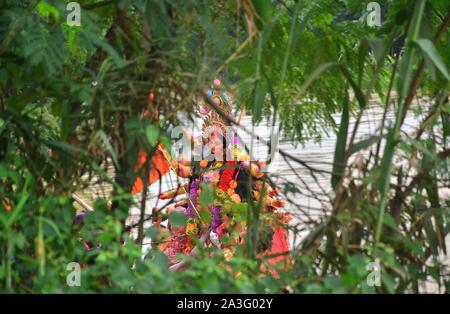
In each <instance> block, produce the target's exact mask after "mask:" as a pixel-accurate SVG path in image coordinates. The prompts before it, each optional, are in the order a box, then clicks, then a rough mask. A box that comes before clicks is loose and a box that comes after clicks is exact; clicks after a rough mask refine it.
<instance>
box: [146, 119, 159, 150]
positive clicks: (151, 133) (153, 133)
mask: <svg viewBox="0 0 450 314" xmlns="http://www.w3.org/2000/svg"><path fill="white" fill-rule="evenodd" d="M159 133H160V130H159V128H158V127H157V126H155V125H153V124H150V125H147V127H146V128H145V136H146V137H147V141H148V143H149V144H150V145H151V146H152V147H154V146H156V144H158V138H159Z"/></svg>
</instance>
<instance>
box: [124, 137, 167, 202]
mask: <svg viewBox="0 0 450 314" xmlns="http://www.w3.org/2000/svg"><path fill="white" fill-rule="evenodd" d="M160 145H161V144H160ZM161 146H162V145H161ZM147 162H148V161H147V153H146V152H145V151H144V150H141V151H140V152H139V154H138V160H137V165H136V168H135V171H136V172H139V171H140V170H141V169H142V167H144V165H146V163H147ZM149 162H150V167H149V168H150V171H149V174H148V185H150V184H152V183H154V182H156V181H158V180H159V179H160V178H161V176H163V175H164V174H166V173H167V172H168V171H169V169H170V166H169V163H168V161H167V160H166V158H165V157H164V155H163V153H162V152H161V151H160V150H159V149H158V150H156V152H155V153H154V154H153V156H152V158H151V159H150V161H149ZM143 189H144V181H143V180H142V178H141V177H140V176H139V175H138V176H137V177H136V180H135V181H134V184H133V188H132V189H131V194H133V195H134V194H136V193H140V192H142V190H143Z"/></svg>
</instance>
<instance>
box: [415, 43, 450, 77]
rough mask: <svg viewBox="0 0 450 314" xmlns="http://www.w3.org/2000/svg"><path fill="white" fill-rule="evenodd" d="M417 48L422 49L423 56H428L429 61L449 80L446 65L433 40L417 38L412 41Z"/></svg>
mask: <svg viewBox="0 0 450 314" xmlns="http://www.w3.org/2000/svg"><path fill="white" fill-rule="evenodd" d="M414 42H415V43H416V44H417V45H418V46H419V48H420V49H421V50H422V53H423V54H424V56H425V58H429V60H431V62H433V64H434V65H435V66H436V68H437V69H438V70H439V71H440V72H441V73H442V75H444V77H445V78H446V79H447V80H450V75H449V74H448V71H447V67H446V66H445V63H444V61H443V60H442V58H441V56H440V54H439V52H438V51H437V49H436V47H435V46H434V44H433V42H432V41H431V40H429V39H426V38H419V39H417V40H415V41H414Z"/></svg>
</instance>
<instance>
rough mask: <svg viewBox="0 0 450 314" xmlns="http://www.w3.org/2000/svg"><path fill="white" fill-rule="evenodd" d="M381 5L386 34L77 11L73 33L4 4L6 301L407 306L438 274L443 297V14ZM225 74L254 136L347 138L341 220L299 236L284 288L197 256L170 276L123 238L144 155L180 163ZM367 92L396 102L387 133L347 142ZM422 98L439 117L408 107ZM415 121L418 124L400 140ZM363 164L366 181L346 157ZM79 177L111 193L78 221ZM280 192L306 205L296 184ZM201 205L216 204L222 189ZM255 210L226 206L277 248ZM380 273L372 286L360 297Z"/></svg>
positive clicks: (345, 22) (339, 190)
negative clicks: (238, 296)
mask: <svg viewBox="0 0 450 314" xmlns="http://www.w3.org/2000/svg"><path fill="white" fill-rule="evenodd" d="M378 2H379V3H380V4H381V6H382V11H383V18H382V20H383V24H382V26H381V27H379V28H377V27H373V28H371V27H369V26H368V25H366V23H365V21H366V17H367V13H368V12H367V10H366V5H367V3H366V2H364V1H353V0H345V1H343V0H340V1H335V0H319V1H246V4H247V5H246V6H245V7H243V6H241V4H242V3H243V1H215V2H213V3H208V5H206V4H205V2H204V1H196V0H190V1H172V0H164V1H145V0H141V1H128V0H122V1H94V0H85V1H80V4H81V7H82V13H81V24H82V26H80V27H70V26H69V25H67V23H66V22H65V19H66V16H67V13H68V12H67V11H66V7H65V3H64V2H63V1H59V0H46V1H44V0H41V1H37V0H31V1H22V2H20V3H19V2H18V1H12V0H6V1H1V3H0V38H1V40H0V291H1V292H27V293H39V292H44V293H47V292H100V291H101V292H130V293H142V292H153V293H162V292H170V293H180V292H189V293H204V292H208V293H215V292H217V293H219V292H222V293H233V292H239V293H253V292H262V293H266V292H269V293H275V292H305V293H316V292H319V293H332V292H335V293H342V292H349V293H374V292H388V293H402V292H410V291H413V292H417V291H419V288H418V287H419V285H420V283H421V282H423V281H424V280H426V279H427V278H430V277H431V278H432V279H433V280H435V282H436V283H438V285H439V286H441V288H442V289H441V291H447V292H448V289H449V283H448V276H447V278H445V276H444V275H445V271H444V265H443V263H442V261H441V260H440V256H441V255H442V254H443V253H446V252H447V251H446V250H447V248H446V244H445V238H446V236H448V233H449V231H450V228H449V219H450V216H449V212H450V211H449V210H448V209H449V208H450V203H449V200H448V197H447V198H446V197H445V195H443V194H442V193H441V192H440V191H441V190H440V188H441V187H442V186H448V182H449V180H450V178H449V173H450V172H449V171H448V166H449V162H448V156H449V153H448V149H449V148H448V136H449V134H450V131H449V130H450V127H449V126H450V122H449V113H450V110H449V101H448V87H449V85H448V79H449V74H448V68H449V66H450V64H449V62H450V41H449V32H448V18H449V17H448V15H449V13H448V12H449V5H448V1H443V0H439V1H438V0H429V1H425V0H417V1H414V5H412V3H411V1H407V0H393V1H378ZM421 69H422V70H421ZM217 75H219V76H221V77H222V80H223V81H224V82H225V83H226V84H227V85H232V89H235V91H236V96H237V97H236V100H237V103H238V105H239V106H243V107H246V108H247V109H248V112H250V113H251V114H252V115H253V122H254V123H255V124H257V123H259V122H261V121H262V120H263V119H269V118H273V117H274V116H275V117H276V120H278V121H280V122H281V123H280V124H281V129H282V131H283V132H284V135H285V137H286V138H287V139H289V140H292V141H294V142H295V143H302V142H305V141H306V140H309V139H315V140H317V141H319V140H320V139H321V134H322V133H323V132H325V133H328V132H332V131H336V132H337V138H338V141H337V143H336V149H335V157H334V163H333V167H332V169H333V170H332V172H333V174H332V176H331V177H330V179H331V182H332V186H333V188H334V192H335V193H334V194H333V197H334V198H333V199H332V200H331V201H330V202H328V203H327V204H326V205H327V206H329V207H331V208H332V211H331V212H330V211H327V212H325V213H324V214H323V216H322V217H320V218H321V220H320V221H319V220H318V219H316V220H314V221H313V222H305V225H307V224H309V225H308V226H307V227H309V229H308V228H306V227H305V226H302V228H303V227H305V228H303V229H307V230H308V235H307V236H306V237H304V239H303V240H302V242H301V244H300V245H299V246H298V247H296V248H295V250H294V251H293V252H292V259H293V260H294V262H295V263H294V264H293V266H292V267H289V268H288V269H279V271H278V274H279V276H280V278H279V279H275V278H274V277H273V276H271V275H269V274H261V272H260V267H261V263H262V262H263V261H264V258H262V257H259V256H258V257H256V256H255V257H253V258H249V256H248V255H247V254H246V253H247V252H241V251H240V250H238V252H236V255H235V257H234V258H233V259H232V260H230V261H227V260H226V259H225V258H224V256H223V255H222V253H221V252H219V251H214V252H212V250H213V249H205V250H203V251H201V252H200V255H199V256H197V257H196V258H195V260H189V262H190V267H189V268H188V269H187V270H186V271H184V272H181V273H174V272H170V271H169V270H168V268H167V258H166V256H165V255H164V254H163V253H161V252H159V251H158V250H152V251H151V253H150V254H149V255H147V257H146V258H145V259H144V260H142V258H141V255H142V253H141V247H140V246H139V245H138V244H136V243H134V242H133V241H132V240H131V239H130V237H129V236H128V233H127V230H126V227H125V221H126V218H127V216H128V209H129V207H130V206H131V205H132V202H133V198H132V197H131V195H130V193H129V191H130V190H131V187H132V183H133V182H134V179H135V176H136V174H135V173H134V167H135V164H136V156H137V155H138V152H139V150H141V149H142V150H145V151H146V152H147V153H149V154H150V155H151V154H153V153H154V151H155V146H156V145H157V144H158V143H159V142H162V143H163V144H164V145H165V147H166V148H168V149H169V150H170V147H171V144H172V143H171V141H170V139H169V137H168V134H169V132H170V130H171V128H172V127H173V126H175V125H176V124H178V122H179V118H180V117H179V113H180V112H184V113H188V114H189V113H192V112H193V111H194V108H193V105H192V98H193V96H194V95H195V93H196V92H197V91H198V90H199V89H200V88H201V87H203V86H205V85H207V84H209V82H210V81H211V78H213V77H216V76H217ZM412 82H417V84H416V85H412V84H411V83H412ZM393 89H397V96H398V98H395V97H394V96H393V93H392V92H391V90H393ZM150 92H151V93H153V95H154V99H151V98H150V97H149V94H150ZM374 93H375V94H377V95H378V96H379V98H380V99H381V100H382V101H383V102H385V105H386V109H389V110H390V108H388V107H389V106H390V105H391V103H392V99H394V100H395V106H394V109H393V114H394V116H395V124H394V125H393V126H389V125H388V124H387V121H386V123H384V122H385V121H383V123H384V128H383V129H382V130H381V131H380V132H379V133H377V134H371V136H370V137H369V138H366V139H362V140H358V141H355V140H354V138H352V137H349V134H348V133H349V132H353V130H352V129H351V127H350V126H351V123H350V119H351V118H352V117H355V118H356V120H358V119H361V117H362V116H363V115H364V113H365V110H366V109H367V108H368V107H369V100H370V97H371V96H372V95H373V94H374ZM416 94H418V95H419V96H426V99H427V102H428V103H429V104H430V106H415V107H414V106H412V104H411V102H412V99H413V98H414V96H415V95H416ZM388 100H391V101H388ZM413 111H415V113H416V114H421V115H423V116H425V117H426V118H425V119H424V120H423V121H422V120H421V121H422V122H420V125H419V128H418V130H417V133H416V134H414V135H409V136H408V138H406V139H405V138H404V137H403V134H402V133H401V128H402V126H403V123H404V116H405V115H406V113H411V112H413ZM334 114H342V115H341V121H340V123H336V121H335V119H334V118H333V115H334ZM385 129H388V130H387V132H386V130H385ZM357 131H358V127H357V126H356V127H355V129H354V132H355V135H356V133H357ZM423 134H426V135H427V136H424V135H423ZM350 135H351V134H350ZM382 141H383V142H382ZM375 144H377V145H376V146H377V147H375ZM364 150H370V151H371V154H370V158H369V160H364V163H362V164H359V165H358V167H359V168H360V171H361V173H362V175H361V178H357V177H355V176H354V175H353V172H352V171H353V170H354V169H351V168H350V159H351V157H354V156H359V155H360V154H361V153H362V152H363V151H364ZM397 159H399V160H400V161H401V162H400V163H396V160H397ZM108 167H112V168H113V170H114V171H113V174H112V175H111V174H109V173H108V172H107V171H106V170H105V169H108ZM358 167H356V168H358ZM86 177H89V178H91V177H95V178H99V179H100V180H101V181H102V182H107V183H108V184H110V186H112V189H113V191H112V195H111V198H110V199H108V200H106V199H98V200H97V202H96V203H95V205H94V211H93V212H88V213H86V215H85V219H84V220H83V224H80V223H74V217H75V214H76V209H75V207H74V205H73V203H72V198H71V194H72V193H73V192H74V191H79V190H82V189H84V188H85V187H86V185H88V184H89V182H87V180H86ZM329 181H330V180H328V181H327V182H329ZM284 192H286V194H289V195H294V196H296V197H297V196H298V195H299V194H302V193H303V194H304V191H302V189H301V188H299V187H298V186H296V185H295V184H292V183H290V182H288V183H286V184H285V185H284ZM199 199H200V203H201V204H202V205H203V206H207V205H209V204H211V203H212V202H213V200H214V191H213V190H208V189H207V188H205V189H204V190H203V191H202V194H201V195H200V196H199ZM250 205H251V204H250ZM250 207H251V208H253V210H255V212H251V213H250V212H248V213H247V214H248V215H245V214H242V213H243V212H244V213H245V210H248V208H249V204H240V205H233V206H232V208H231V210H232V212H233V213H234V214H236V216H239V219H241V220H242V221H244V220H246V219H248V217H254V218H255V221H254V222H253V223H254V226H255V229H252V230H254V231H256V232H254V231H252V232H253V236H252V237H254V238H258V237H264V236H267V234H265V233H264V228H263V227H264V221H263V220H260V219H261V218H260V215H259V212H257V210H256V209H257V208H255V206H253V207H252V206H250ZM300 209H301V210H302V215H303V213H304V211H303V209H302V208H300ZM239 214H241V215H239ZM250 215H253V216H250ZM202 217H203V216H202ZM208 217H209V216H208V215H206V216H204V217H203V218H204V219H208ZM169 219H170V220H171V223H172V224H173V225H175V226H182V225H184V224H185V223H186V217H185V216H180V215H179V214H177V213H173V215H171V217H170V218H169ZM293 232H295V231H294V230H293ZM147 235H149V236H150V237H151V238H156V237H159V236H160V234H159V232H157V230H155V229H148V230H147ZM81 239H82V240H81ZM84 243H87V244H89V246H90V249H86V248H85V247H84ZM211 253H214V254H211ZM188 259H189V258H188ZM373 261H379V263H380V267H381V274H382V275H381V286H380V287H371V286H368V285H367V281H366V279H367V275H368V273H369V271H368V270H367V268H366V266H367V264H368V263H371V262H373ZM70 262H78V263H80V264H81V265H82V270H81V273H82V275H81V280H82V284H81V286H80V287H68V286H67V284H66V280H65V279H66V276H67V275H68V272H69V271H68V270H67V268H66V267H67V265H68V264H69V263H70Z"/></svg>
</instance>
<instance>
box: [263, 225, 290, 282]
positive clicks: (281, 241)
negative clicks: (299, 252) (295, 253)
mask: <svg viewBox="0 0 450 314" xmlns="http://www.w3.org/2000/svg"><path fill="white" fill-rule="evenodd" d="M274 231H275V233H274V235H273V237H272V247H271V248H270V250H268V251H266V254H267V255H276V254H283V253H284V254H285V255H279V256H276V257H273V258H269V264H272V265H274V264H277V263H284V264H285V267H287V266H288V265H289V264H290V263H291V260H290V258H289V255H288V254H287V253H288V252H289V238H288V232H287V230H286V229H285V228H283V227H278V229H275V230H274ZM266 270H268V271H269V272H270V274H271V275H272V276H273V277H274V278H276V279H279V278H280V275H279V274H278V272H277V271H276V270H275V269H274V268H272V267H269V265H267V268H266Z"/></svg>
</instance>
